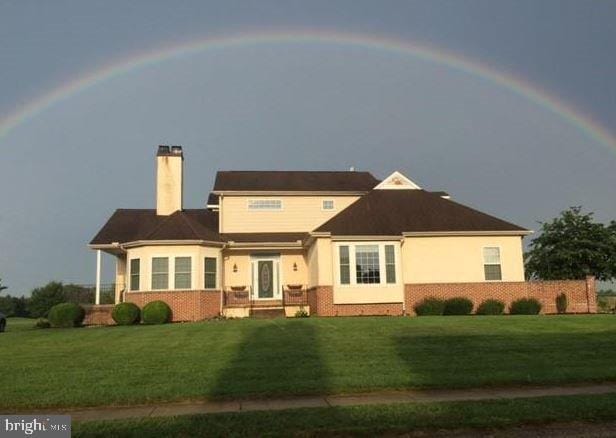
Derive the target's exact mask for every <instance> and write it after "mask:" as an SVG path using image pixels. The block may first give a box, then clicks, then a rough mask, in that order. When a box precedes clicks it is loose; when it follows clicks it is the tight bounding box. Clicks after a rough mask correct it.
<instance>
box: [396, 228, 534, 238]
mask: <svg viewBox="0 0 616 438" xmlns="http://www.w3.org/2000/svg"><path fill="white" fill-rule="evenodd" d="M532 233H534V231H532V230H519V231H404V232H403V233H402V235H403V236H404V237H440V236H526V235H528V234H532Z"/></svg>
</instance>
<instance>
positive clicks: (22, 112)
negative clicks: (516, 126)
mask: <svg viewBox="0 0 616 438" xmlns="http://www.w3.org/2000/svg"><path fill="white" fill-rule="evenodd" d="M302 43H304V44H306V43H311V44H315V43H317V44H328V45H340V46H350V47H360V48H365V49H373V50H380V51H386V52H392V53H396V54H400V55H406V56H413V57H415V58H418V59H422V60H425V61H428V62H432V63H435V64H438V65H443V66H445V67H447V68H450V69H452V70H456V71H460V72H464V73H466V74H469V75H472V76H476V77H479V78H482V79H484V80H486V81H488V82H490V83H493V84H495V85H497V86H500V87H503V88H505V89H508V90H510V91H511V92H513V93H515V94H517V95H520V96H523V97H524V98H526V99H528V100H530V101H531V102H533V103H534V104H536V105H538V106H540V107H543V108H545V109H546V110H548V111H551V112H552V113H554V114H556V115H557V116H559V117H561V118H563V119H564V120H566V121H567V122H568V123H570V124H571V125H573V126H575V127H576V128H578V129H579V130H580V131H582V132H583V133H585V134H586V135H588V136H589V137H590V138H592V139H593V140H595V141H596V142H598V143H600V144H602V145H605V146H608V147H611V148H614V149H616V137H614V135H613V134H612V133H610V132H609V131H608V130H607V129H605V128H604V127H602V126H601V125H600V124H599V123H597V122H595V121H593V120H591V119H590V117H588V116H584V115H583V114H581V113H580V112H579V111H576V110H574V109H573V108H572V107H571V106H570V105H568V104H566V103H565V102H563V101H562V100H560V99H558V98H556V97H554V96H552V95H550V94H548V93H546V92H544V91H542V90H540V89H538V88H537V87H535V86H533V85H532V84H529V83H527V82H525V81H523V80H520V79H517V78H514V77H512V76H510V75H508V74H505V73H503V72H500V71H498V70H496V69H494V68H492V67H489V66H486V65H483V64H481V63H478V62H475V61H471V60H468V59H466V58H463V57H461V56H458V55H455V54H453V53H451V52H448V51H445V50H442V49H436V48H433V47H430V46H428V45H420V44H416V43H412V42H408V41H403V40H398V39H392V38H388V37H381V36H374V35H364V34H354V33H341V32H330V31H324V30H313V29H308V30H297V29H295V30H284V31H267V32H259V31H255V32H247V33H240V34H234V35H223V36H215V37H208V38H205V39H200V40H197V41H193V42H189V43H185V44H180V45H176V46H172V47H162V48H159V49H158V50H155V51H152V52H147V53H142V54H138V55H134V56H130V57H128V58H126V59H123V60H121V61H119V62H114V63H112V64H110V65H108V66H106V67H103V68H101V69H99V70H97V71H95V72H93V73H90V74H87V75H85V76H82V77H80V78H77V79H75V80H72V81H69V82H67V83H65V84H64V85H61V86H59V87H57V88H55V89H53V90H52V91H51V92H49V93H47V94H45V95H43V96H41V97H39V98H38V99H35V100H34V101H32V102H30V103H28V104H26V105H24V106H23V107H21V108H19V109H18V110H16V111H15V112H13V113H12V114H9V115H8V116H7V117H5V118H4V119H2V120H0V141H1V140H2V138H3V137H5V136H6V135H7V134H9V133H10V132H11V131H12V130H14V129H15V128H17V127H18V126H20V125H22V124H24V123H26V122H27V121H29V120H31V119H32V118H34V117H36V116H37V115H38V114H40V113H41V112H43V111H45V110H47V109H48V108H50V107H52V106H54V105H57V104H59V103H61V102H63V101H65V100H67V99H69V98H70V97H71V96H74V95H75V94H78V93H80V92H82V91H84V90H86V89H89V88H91V87H94V86H96V85H98V84H100V83H102V82H105V81H107V80H109V79H112V78H114V77H117V76H120V75H123V74H126V73H128V72H131V71H134V70H136V69H140V68H144V67H147V66H151V65H153V64H158V63H161V62H164V61H167V60H170V59H175V58H180V57H184V56H189V55H193V54H196V53H202V52H205V51H211V50H223V49H227V48H233V47H246V46H255V45H263V44H302Z"/></svg>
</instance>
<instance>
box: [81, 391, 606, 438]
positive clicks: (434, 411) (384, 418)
mask: <svg viewBox="0 0 616 438" xmlns="http://www.w3.org/2000/svg"><path fill="white" fill-rule="evenodd" d="M615 414H616V394H607V395H596V396H566V397H542V398H527V399H515V400H498V401H473V402H449V403H431V404H411V403H409V404H400V405H387V406H384V405H378V406H353V407H339V408H313V409H293V410H286V411H270V412H243V413H233V414H210V415H193V416H182V417H167V418H145V419H141V420H122V421H108V422H93V423H77V424H75V425H73V436H75V437H107V436H122V437H160V436H165V437H187V436H221V437H223V436H224V437H229V436H293V435H296V436H297V435H300V436H302V437H305V436H323V435H327V436H332V435H333V436H341V435H343V436H347V435H364V436H374V435H377V434H378V435H381V434H383V433H388V434H389V435H395V434H396V433H402V432H410V431H417V430H425V431H427V432H429V431H430V430H435V429H446V430H447V429H449V430H451V429H460V428H469V429H478V428H504V427H509V426H516V425H520V424H543V423H549V422H556V421H566V422H571V421H585V422H592V421H613V419H614V415H615ZM422 436H430V435H429V433H426V434H425V435H422Z"/></svg>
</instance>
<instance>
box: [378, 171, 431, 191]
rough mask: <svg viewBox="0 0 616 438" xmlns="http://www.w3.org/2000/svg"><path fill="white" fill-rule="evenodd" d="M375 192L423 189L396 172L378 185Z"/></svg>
mask: <svg viewBox="0 0 616 438" xmlns="http://www.w3.org/2000/svg"><path fill="white" fill-rule="evenodd" d="M374 190H421V187H419V185H417V184H415V183H414V182H413V181H411V180H410V179H409V178H407V177H406V176H404V175H402V173H400V172H398V171H397V170H396V171H395V172H394V173H392V174H391V175H389V176H388V177H387V178H385V179H384V180H383V181H381V182H380V183H379V184H377V185H376V187H375V188H374Z"/></svg>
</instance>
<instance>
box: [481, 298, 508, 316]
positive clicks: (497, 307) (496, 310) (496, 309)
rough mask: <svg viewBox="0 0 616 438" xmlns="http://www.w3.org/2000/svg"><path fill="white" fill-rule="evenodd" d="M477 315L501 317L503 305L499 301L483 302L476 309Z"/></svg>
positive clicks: (503, 311) (503, 309)
mask: <svg viewBox="0 0 616 438" xmlns="http://www.w3.org/2000/svg"><path fill="white" fill-rule="evenodd" d="M476 313H477V315H502V314H503V313H505V303H503V302H502V301H501V300H493V299H489V300H485V301H483V302H482V303H481V304H480V305H479V307H477V312H476Z"/></svg>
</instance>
